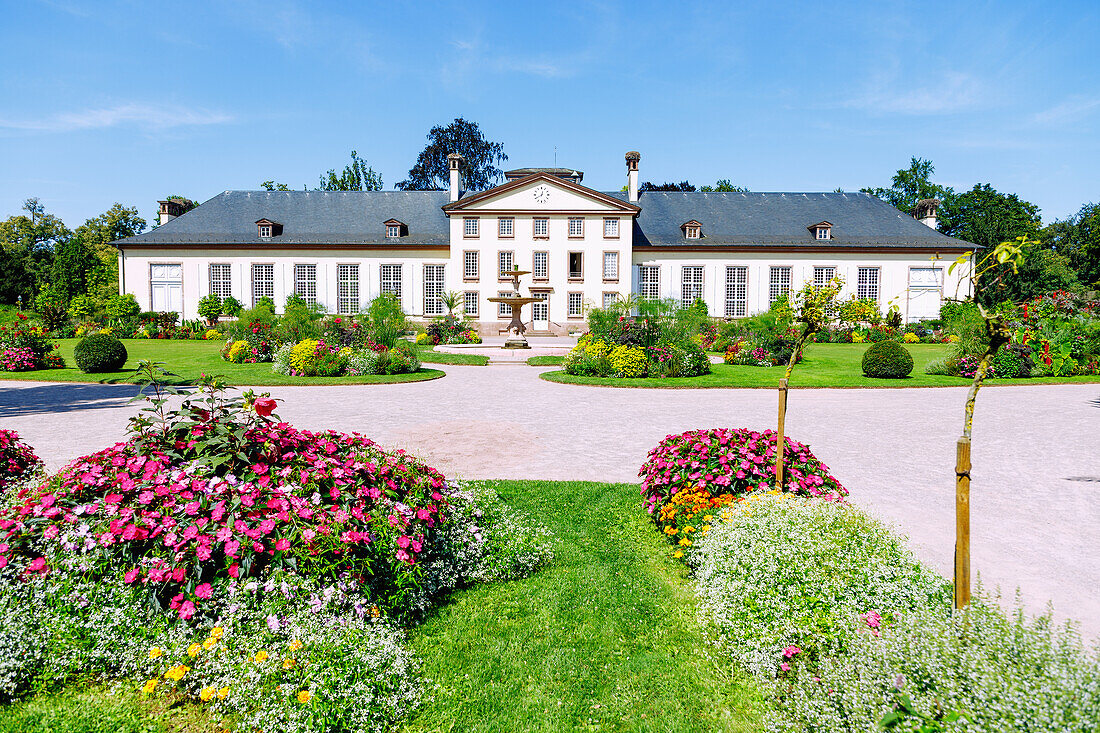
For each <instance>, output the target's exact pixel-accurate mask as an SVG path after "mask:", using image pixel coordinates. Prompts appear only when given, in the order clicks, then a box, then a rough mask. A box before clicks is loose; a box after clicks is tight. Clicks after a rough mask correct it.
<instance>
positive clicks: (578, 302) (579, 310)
mask: <svg viewBox="0 0 1100 733" xmlns="http://www.w3.org/2000/svg"><path fill="white" fill-rule="evenodd" d="M566 305H567V306H568V308H569V310H568V312H566V315H567V316H569V317H570V318H580V317H581V316H583V315H584V294H583V293H569V295H568V300H567V301H566Z"/></svg>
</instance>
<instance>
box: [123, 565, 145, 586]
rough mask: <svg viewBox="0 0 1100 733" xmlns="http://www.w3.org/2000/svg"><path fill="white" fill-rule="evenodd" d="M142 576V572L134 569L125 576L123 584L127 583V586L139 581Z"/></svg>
mask: <svg viewBox="0 0 1100 733" xmlns="http://www.w3.org/2000/svg"><path fill="white" fill-rule="evenodd" d="M140 575H141V570H139V569H138V568H134V569H132V570H131V571H130V572H128V573H126V575H125V576H123V578H122V580H123V582H125V583H127V584H129V583H133V582H134V581H135V580H137V579H138V576H140Z"/></svg>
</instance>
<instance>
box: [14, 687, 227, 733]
mask: <svg viewBox="0 0 1100 733" xmlns="http://www.w3.org/2000/svg"><path fill="white" fill-rule="evenodd" d="M217 722H218V721H217V719H216V718H215V719H212V717H211V716H209V715H207V714H206V711H205V709H204V708H203V707H202V706H200V705H194V704H190V703H187V702H184V701H183V700H179V699H177V698H171V697H169V698H163V697H161V698H147V699H145V698H142V696H141V695H140V694H139V693H137V692H136V691H135V690H134V686H133V685H129V686H127V687H125V688H123V689H121V690H112V689H111V688H110V687H109V686H107V685H92V686H89V687H87V688H84V689H81V688H79V687H70V688H67V689H65V690H63V691H61V692H54V693H43V694H40V695H36V696H34V697H32V698H30V699H28V700H25V701H23V702H18V703H15V704H13V705H10V706H8V707H4V708H0V733H183V732H184V731H186V733H199V732H200V731H212V730H217V729H218V726H216V725H215V723H217Z"/></svg>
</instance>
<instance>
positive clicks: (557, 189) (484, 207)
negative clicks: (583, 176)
mask: <svg viewBox="0 0 1100 733" xmlns="http://www.w3.org/2000/svg"><path fill="white" fill-rule="evenodd" d="M443 210H444V211H445V212H447V213H448V214H451V213H456V212H465V213H475V212H476V213H482V212H484V213H489V212H492V213H505V212H507V213H534V214H538V213H546V214H553V213H555V212H588V211H591V212H593V213H605V214H619V215H626V216H631V215H634V214H637V213H638V212H639V211H641V209H640V208H639V207H638V206H636V205H634V204H631V203H628V202H626V201H623V200H622V199H618V198H615V197H614V196H609V195H607V194H606V193H601V192H600V191H595V190H593V189H591V188H588V187H587V186H582V185H580V184H579V183H574V182H573V181H569V180H564V179H562V178H560V177H558V176H554V175H550V174H547V173H535V174H532V175H529V176H524V177H523V178H519V179H516V180H514V181H509V182H507V183H504V184H502V185H500V186H495V187H493V188H490V189H489V190H488V191H480V192H478V193H475V194H470V195H468V196H464V197H462V198H461V199H459V200H458V201H455V202H453V203H450V204H447V205H445V206H444V207H443Z"/></svg>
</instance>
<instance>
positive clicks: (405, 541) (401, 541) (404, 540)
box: [397, 535, 412, 549]
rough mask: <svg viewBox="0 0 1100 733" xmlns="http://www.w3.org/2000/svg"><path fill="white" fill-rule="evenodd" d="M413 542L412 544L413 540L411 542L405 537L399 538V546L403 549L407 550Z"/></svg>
mask: <svg viewBox="0 0 1100 733" xmlns="http://www.w3.org/2000/svg"><path fill="white" fill-rule="evenodd" d="M411 542H412V540H410V539H409V538H408V537H406V536H405V535H401V536H400V537H398V538H397V546H398V547H400V548H401V549H405V548H407V547H408V546H409V545H410V544H411Z"/></svg>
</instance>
